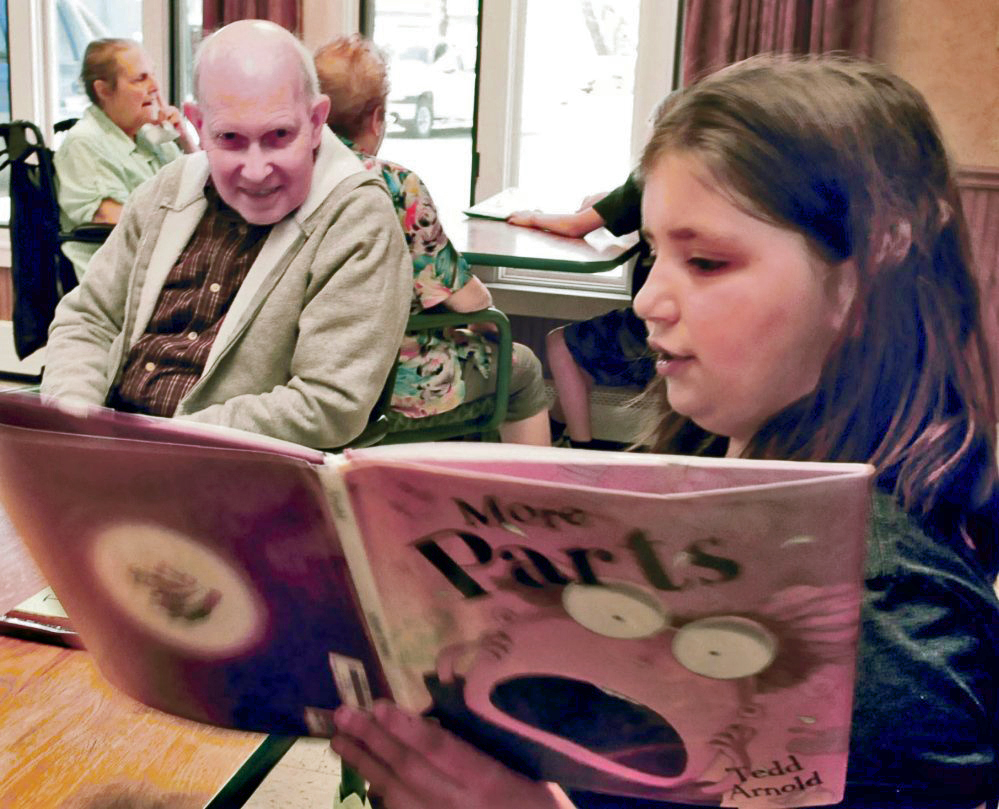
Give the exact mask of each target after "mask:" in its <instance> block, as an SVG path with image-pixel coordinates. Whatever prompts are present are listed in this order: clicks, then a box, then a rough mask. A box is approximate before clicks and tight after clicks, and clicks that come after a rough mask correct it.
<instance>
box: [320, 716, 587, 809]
mask: <svg viewBox="0 0 999 809" xmlns="http://www.w3.org/2000/svg"><path fill="white" fill-rule="evenodd" d="M334 721H335V722H336V728H337V733H336V735H335V736H334V737H333V738H332V739H331V740H330V746H331V747H332V748H333V750H334V751H335V752H336V753H337V754H338V755H339V756H340V758H341V759H342V760H343V761H344V763H346V764H349V765H350V766H352V767H354V768H356V769H357V771H358V772H360V774H361V775H362V776H363V777H364V778H366V779H367V781H368V783H369V784H370V789H371V792H372V793H373V794H374V795H377V796H379V798H380V799H381V801H382V804H383V805H384V806H385V807H386V809H572V804H571V803H569V800H568V798H566V797H565V795H564V794H563V793H562V792H561V790H559V789H558V788H557V787H554V786H553V785H551V784H546V783H544V782H540V781H532V780H530V779H529V778H525V777H524V776H522V775H519V774H518V773H515V772H513V770H510V769H508V768H507V767H505V766H504V765H502V764H500V763H499V762H498V761H496V760H495V759H493V758H490V757H489V756H488V755H486V754H485V753H482V752H480V751H479V750H477V749H475V748H474V747H472V746H471V745H469V744H467V743H466V742H464V741H462V740H461V739H459V738H458V737H457V736H455V735H453V734H451V733H449V732H448V731H446V730H444V729H443V728H441V727H439V726H438V725H437V724H436V723H434V722H432V721H430V720H427V719H424V718H422V717H419V716H414V715H413V714H410V713H407V712H405V711H403V710H401V709H400V708H397V707H396V706H395V705H393V704H392V703H390V702H386V701H384V700H379V701H378V702H376V703H375V706H374V708H373V710H372V712H371V714H366V713H363V712H362V711H358V710H355V709H353V708H348V707H347V706H341V707H340V708H338V709H337V711H336V713H335V714H334Z"/></svg>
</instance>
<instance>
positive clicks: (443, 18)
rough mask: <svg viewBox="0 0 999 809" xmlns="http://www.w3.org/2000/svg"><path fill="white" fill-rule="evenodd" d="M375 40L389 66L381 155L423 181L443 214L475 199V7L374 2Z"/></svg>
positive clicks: (461, 0)
mask: <svg viewBox="0 0 999 809" xmlns="http://www.w3.org/2000/svg"><path fill="white" fill-rule="evenodd" d="M366 9H367V18H366V19H367V21H368V23H369V28H370V29H371V30H370V31H369V35H370V37H371V39H373V40H374V42H375V43H376V44H377V45H378V46H379V47H380V48H381V49H382V51H383V52H384V53H385V55H386V57H387V60H388V69H389V81H390V83H391V89H390V91H389V99H388V105H387V109H386V116H387V121H388V125H389V128H388V131H387V132H386V140H385V143H384V144H383V145H382V149H381V153H382V155H383V156H384V157H385V158H386V159H388V160H393V161H395V162H397V163H401V164H402V165H404V166H406V167H407V168H409V169H412V170H413V171H415V172H416V173H417V174H419V175H420V177H421V179H422V180H423V181H424V182H425V183H426V184H427V187H428V188H429V189H430V193H431V194H432V195H433V197H434V201H435V202H436V203H437V205H438V207H440V208H442V209H457V208H462V207H464V206H466V205H467V204H468V202H469V200H470V199H471V180H472V119H473V117H474V112H475V61H476V51H477V49H478V16H479V8H478V2H477V0H443V2H442V0H374V1H373V2H368V3H367V6H366Z"/></svg>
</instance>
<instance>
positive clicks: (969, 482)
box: [333, 58, 999, 809]
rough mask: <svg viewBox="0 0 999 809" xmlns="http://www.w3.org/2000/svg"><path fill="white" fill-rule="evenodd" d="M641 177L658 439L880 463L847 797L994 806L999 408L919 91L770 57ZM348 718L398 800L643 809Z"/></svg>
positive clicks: (347, 713)
mask: <svg viewBox="0 0 999 809" xmlns="http://www.w3.org/2000/svg"><path fill="white" fill-rule="evenodd" d="M642 172H643V176H644V184H645V185H644V196H643V206H642V207H643V221H644V230H645V233H646V236H647V238H648V240H649V242H650V245H651V247H652V250H653V252H654V254H655V263H654V265H653V268H652V272H651V275H650V277H649V280H648V281H647V283H646V285H645V287H644V288H643V289H642V291H641V292H640V293H639V294H638V297H637V298H636V300H635V309H636V311H637V312H638V314H639V315H640V316H642V317H643V318H644V319H645V320H646V323H647V324H648V327H649V344H650V345H651V347H652V348H653V350H654V351H655V352H656V353H657V354H658V356H659V359H658V362H657V368H656V370H657V373H658V374H659V376H661V377H662V380H663V383H664V384H663V388H664V391H665V396H666V399H667V401H668V405H667V406H666V407H665V415H664V419H663V422H662V425H661V429H660V443H659V448H660V449H663V450H665V451H671V452H713V453H717V454H727V455H729V456H741V457H746V458H772V459H794V460H815V461H867V462H869V463H871V464H873V465H874V466H875V467H876V469H877V472H878V477H877V489H878V491H877V493H876V496H875V504H874V509H873V513H872V518H871V520H872V521H871V531H870V536H869V540H868V562H867V572H866V590H867V595H866V598H865V604H864V608H863V616H862V617H863V626H862V636H861V647H860V656H859V661H858V677H857V690H856V697H855V707H854V717H853V726H852V732H851V744H850V760H849V767H848V771H847V792H846V797H845V800H844V801H843V803H842V804H840V805H841V806H844V807H863V808H864V809H875V808H877V809H880V807H948V809H961V808H962V807H967V809H972V807H979V806H981V805H983V804H985V803H987V802H991V801H993V800H994V799H995V796H996V794H997V791H999V786H997V767H999V762H997V728H999V716H997V708H996V700H997V697H996V686H995V679H994V672H995V671H996V670H997V662H999V661H997V659H996V658H997V649H999V604H997V602H996V598H995V594H994V592H993V590H992V584H991V583H992V581H993V580H994V578H995V575H996V572H997V512H999V506H997V499H999V498H997V471H996V455H995V451H996V445H995V429H996V411H995V405H994V394H993V387H992V378H991V375H990V372H989V369H988V362H987V353H988V352H987V348H986V345H985V343H984V339H983V333H982V324H981V314H980V310H979V300H978V293H977V291H976V285H975V281H974V278H973V275H972V272H971V269H970V266H969V264H970V260H969V255H968V246H967V241H968V240H967V235H966V232H965V224H964V220H963V218H962V214H961V206H960V201H959V199H958V195H957V192H956V190H955V187H954V182H953V179H952V177H951V175H950V172H949V167H948V162H947V157H946V155H945V153H944V149H943V146H942V144H941V139H940V135H939V132H938V131H937V128H936V126H935V124H934V122H933V119H932V116H931V114H930V112H929V110H928V108H927V107H926V104H925V102H924V101H923V99H922V98H921V97H920V95H919V94H918V93H917V92H916V91H915V90H914V89H913V88H912V87H910V86H909V85H908V84H906V83H905V82H904V81H902V80H901V79H899V78H897V77H895V76H893V75H891V74H890V73H888V72H887V71H885V70H884V69H883V68H880V67H878V66H875V65H871V64H867V63H862V62H857V61H852V60H848V59H831V58H817V59H806V60H781V59H775V58H756V59H753V60H749V61H747V62H743V63H740V64H738V65H735V66H733V67H731V68H728V69H726V70H724V71H721V72H719V73H717V74H715V75H714V76H712V77H709V78H707V79H705V80H704V81H702V82H700V83H699V84H697V85H695V86H693V87H691V88H689V89H687V90H685V91H683V92H682V93H681V94H680V96H679V98H678V99H677V101H676V103H675V104H672V105H671V106H670V108H669V109H668V110H665V111H664V112H663V113H662V114H661V115H660V116H659V118H658V120H657V121H656V125H655V129H654V133H653V135H652V138H651V140H650V142H649V144H648V146H647V147H646V149H645V153H644V155H643V159H642ZM337 726H338V729H339V731H340V732H339V735H338V736H337V737H336V738H334V740H333V747H334V749H335V750H336V751H337V752H338V753H340V755H341V756H342V757H343V759H344V761H346V762H349V763H351V764H353V765H355V766H357V767H358V769H359V770H360V771H361V772H362V774H364V775H365V777H367V778H368V779H369V780H370V781H371V785H372V789H373V790H374V791H376V792H378V793H380V794H381V795H382V796H383V797H384V799H385V804H386V806H388V807H390V809H391V808H392V807H399V808H400V809H401V807H407V809H413V808H416V809H419V807H428V808H429V807H433V808H434V809H443V808H444V807H448V808H449V807H459V806H460V807H463V809H500V807H518V809H526V808H527V807H556V806H563V807H564V806H569V805H571V804H570V800H571V802H572V803H574V804H575V805H576V806H579V807H593V806H600V807H610V806H614V807H627V806H647V805H649V804H648V803H642V802H640V801H638V802H635V801H628V800H624V799H621V798H616V797H601V796H596V795H592V794H587V795H584V794H573V795H571V796H567V795H565V794H564V793H562V792H561V791H560V790H558V789H557V788H554V787H552V786H551V785H545V784H538V783H535V782H531V781H529V780H527V779H524V778H522V777H520V776H519V775H516V774H514V773H512V772H510V771H509V770H506V769H504V768H503V767H502V766H501V765H500V764H498V763H496V762H494V761H493V760H492V759H490V758H489V757H487V756H486V755H484V754H483V753H481V752H478V751H475V750H472V749H471V748H469V747H468V746H467V745H465V744H464V743H463V742H461V741H459V740H458V739H456V738H454V737H453V736H451V735H449V734H447V733H446V732H445V731H443V730H441V729H439V728H437V727H434V726H433V725H432V724H430V723H429V722H427V721H426V720H423V719H421V718H417V717H412V716H409V715H406V714H404V713H402V712H401V711H399V710H398V709H396V708H394V707H393V706H391V705H389V704H387V703H383V704H379V705H378V707H377V708H376V710H375V711H374V714H373V716H372V717H369V716H364V715H362V714H359V713H357V712H354V711H351V710H349V709H341V710H340V711H339V713H338V715H337ZM989 805H991V803H990V804H989Z"/></svg>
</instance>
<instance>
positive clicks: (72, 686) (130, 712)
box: [0, 513, 332, 809]
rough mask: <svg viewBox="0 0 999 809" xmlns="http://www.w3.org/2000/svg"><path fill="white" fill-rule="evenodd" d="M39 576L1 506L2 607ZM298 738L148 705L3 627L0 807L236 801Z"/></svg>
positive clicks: (135, 807)
mask: <svg viewBox="0 0 999 809" xmlns="http://www.w3.org/2000/svg"><path fill="white" fill-rule="evenodd" d="M43 586H44V582H43V580H42V577H41V574H40V573H39V572H38V570H37V568H36V567H35V565H34V563H33V562H32V561H31V559H30V557H29V556H28V555H27V553H26V551H25V550H24V549H23V546H22V545H21V543H20V541H19V540H18V539H17V538H16V536H15V535H14V531H13V529H12V527H11V525H10V523H9V522H8V521H7V517H6V515H4V514H2V513H0V612H2V611H5V610H8V609H10V608H11V607H13V606H14V605H15V604H17V603H19V602H21V601H23V600H24V599H25V598H28V597H29V596H31V595H32V594H34V593H36V592H38V590H40V589H41V588H42V587H43ZM293 741H294V738H282V737H265V736H262V735H260V734H256V733H241V732H237V731H229V730H221V729H219V728H213V727H208V726H206V725H201V724H198V723H195V722H189V721H186V720H183V719H178V718H176V717H173V716H170V715H168V714H164V713H160V712H158V711H154V710H152V709H151V708H147V707H145V706H144V705H141V704H139V703H138V702H136V701H135V700H133V699H131V698H130V697H127V696H125V695H124V694H122V693H120V692H118V691H116V690H115V689H114V688H113V687H112V686H110V685H109V684H108V683H107V682H106V681H105V680H104V678H103V677H102V676H101V674H100V673H99V672H98V670H97V668H96V666H95V665H94V662H93V660H92V659H91V658H90V656H89V655H88V654H87V653H86V652H82V651H75V650H70V649H63V648H60V647H57V646H50V645H46V644H40V643H32V642H30V641H25V640H18V639H15V638H7V637H0V809H202V807H211V809H222V807H230V806H241V805H242V804H243V802H244V801H245V800H246V798H247V797H248V796H249V794H250V793H252V791H253V790H254V789H255V788H256V786H257V785H258V784H259V783H260V781H261V780H262V779H263V777H264V776H265V775H266V774H267V772H268V771H269V770H270V768H271V767H272V766H273V765H274V763H275V762H276V761H277V760H278V759H279V758H280V757H281V756H282V755H283V754H284V753H285V751H286V750H287V749H288V747H290V746H291V744H292V742H293ZM330 801H331V803H332V795H331V797H330Z"/></svg>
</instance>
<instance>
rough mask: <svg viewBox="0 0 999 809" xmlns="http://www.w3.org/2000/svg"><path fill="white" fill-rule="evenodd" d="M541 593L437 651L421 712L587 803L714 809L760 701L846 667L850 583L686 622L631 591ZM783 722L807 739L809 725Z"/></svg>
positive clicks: (760, 716) (754, 724)
mask: <svg viewBox="0 0 999 809" xmlns="http://www.w3.org/2000/svg"><path fill="white" fill-rule="evenodd" d="M546 590H548V592H549V597H550V599H551V601H552V603H550V604H549V605H548V606H541V605H540V604H537V603H536V605H535V609H534V610H533V611H531V612H528V613H526V614H525V613H521V614H518V615H516V616H513V615H510V616H508V617H507V620H506V622H505V623H504V625H503V626H502V628H501V629H499V630H497V631H492V632H489V633H487V634H485V635H484V636H482V637H480V638H479V639H478V640H477V641H475V642H472V643H466V644H457V645H454V646H451V647H449V648H447V649H445V650H443V651H442V652H441V654H440V655H439V657H438V660H437V670H436V672H434V673H433V674H430V675H427V676H426V677H425V681H426V683H427V687H428V689H429V690H430V692H431V695H432V696H433V699H434V706H433V708H432V710H431V714H432V715H434V716H437V717H438V718H439V719H441V721H442V723H443V724H445V725H446V726H450V727H453V728H456V729H457V728H460V729H461V732H462V733H463V734H465V735H469V734H471V736H472V738H473V740H477V741H478V742H479V743H482V744H488V745H490V749H499V750H500V751H502V752H501V756H503V757H505V758H506V759H507V761H508V763H511V764H513V765H514V766H520V767H521V768H522V769H523V768H525V767H526V768H527V769H528V770H529V771H530V769H531V768H530V766H529V765H528V764H527V762H528V761H531V760H537V761H541V762H544V769H545V773H546V776H547V777H550V778H554V779H555V780H557V781H560V782H562V783H573V784H583V785H586V786H585V788H590V789H594V790H595V791H607V792H615V793H619V794H631V795H633V796H635V797H649V798H659V799H671V800H678V801H684V800H685V801H689V802H696V803H702V804H703V803H709V804H715V805H719V804H720V803H721V797H722V795H723V794H724V793H725V792H726V791H728V790H730V789H731V788H732V787H733V786H734V785H736V784H738V783H739V782H740V780H742V778H743V777H744V774H745V773H746V772H747V771H749V770H750V768H751V762H750V756H749V749H750V744H751V742H752V740H753V738H754V737H755V736H756V735H757V734H758V732H760V728H761V726H762V725H763V724H765V720H766V710H765V702H766V700H765V699H763V697H764V695H768V694H777V693H779V692H781V691H783V690H785V689H789V688H792V687H796V686H799V685H801V684H802V683H805V682H806V681H807V680H809V678H810V677H811V676H812V675H813V673H815V672H816V671H817V670H818V669H820V668H821V667H822V666H824V665H826V664H829V663H836V662H845V661H849V660H850V654H851V650H852V649H853V647H854V646H855V643H856V631H857V630H856V611H857V593H856V588H855V587H852V586H842V587H840V586H831V587H811V586H795V587H789V588H786V589H783V590H781V591H779V592H777V593H775V594H774V595H773V596H772V597H770V598H769V599H767V600H766V601H765V602H764V603H761V604H759V605H758V606H757V607H756V608H755V609H754V610H753V611H752V612H751V613H745V614H740V615H727V614H726V615H698V616H693V615H691V616H680V615H670V614H668V613H667V611H666V608H665V607H664V605H663V602H662V601H661V600H660V598H659V596H657V595H655V594H654V593H652V592H650V591H648V590H646V589H645V588H644V587H642V586H639V585H636V584H632V583H623V582H622V583H615V584H610V585H606V584H605V585H596V586H594V585H580V584H569V585H566V586H565V587H562V588H546ZM556 599H557V600H556ZM570 619H571V620H570ZM650 672H651V673H653V676H650ZM819 680H821V678H819ZM815 697H816V698H818V699H821V694H816V695H815ZM799 720H800V722H801V725H802V730H803V732H805V733H807V732H808V726H809V722H811V721H813V718H812V717H809V716H801V717H799ZM822 732H825V733H827V734H828V732H829V729H828V728H822ZM833 735H834V736H837V734H835V733H834V734H833ZM847 735H848V734H847V730H846V729H843V732H842V733H840V734H838V736H837V738H838V739H839V742H838V744H839V745H841V749H843V750H845V749H846V739H847ZM525 751H526V752H527V753H528V754H527V755H526V756H524V753H525ZM754 766H755V764H754Z"/></svg>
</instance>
